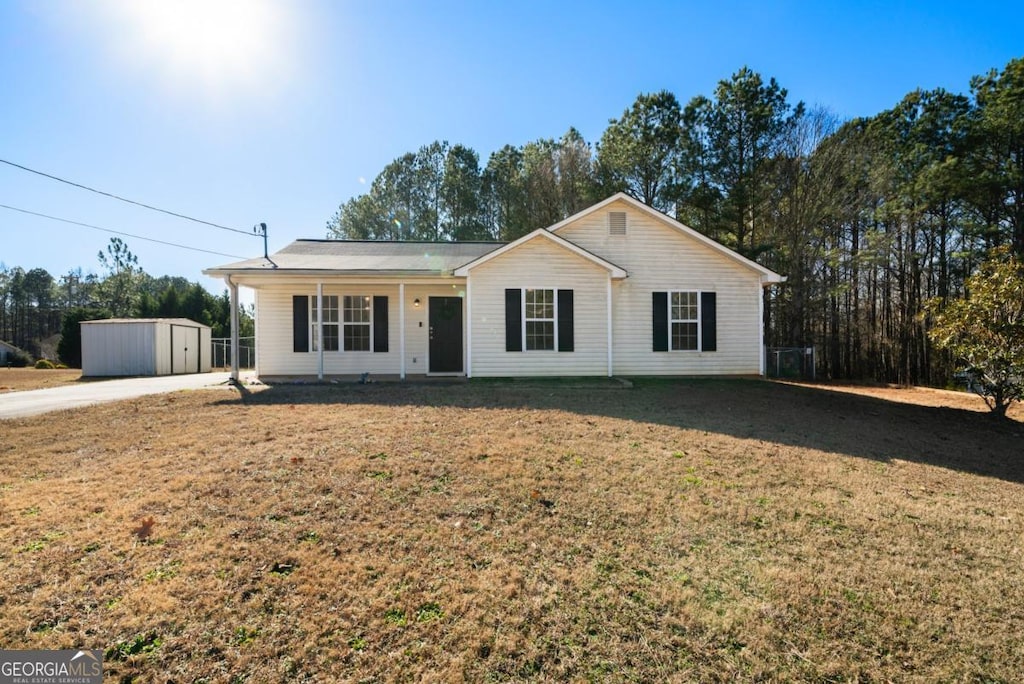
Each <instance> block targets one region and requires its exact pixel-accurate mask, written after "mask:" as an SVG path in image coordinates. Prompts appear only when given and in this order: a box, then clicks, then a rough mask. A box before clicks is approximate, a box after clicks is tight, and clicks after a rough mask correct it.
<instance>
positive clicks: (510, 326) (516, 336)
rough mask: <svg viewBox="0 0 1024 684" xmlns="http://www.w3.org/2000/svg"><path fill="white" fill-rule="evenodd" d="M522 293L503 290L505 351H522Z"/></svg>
mask: <svg viewBox="0 0 1024 684" xmlns="http://www.w3.org/2000/svg"><path fill="white" fill-rule="evenodd" d="M522 297H523V293H522V292H521V291H520V290H513V289H508V290H505V351H516V352H517V351H523V305H522Z"/></svg>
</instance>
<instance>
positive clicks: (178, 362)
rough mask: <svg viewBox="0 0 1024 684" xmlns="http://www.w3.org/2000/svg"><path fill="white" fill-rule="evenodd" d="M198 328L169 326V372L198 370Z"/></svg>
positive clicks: (192, 371) (178, 372)
mask: <svg viewBox="0 0 1024 684" xmlns="http://www.w3.org/2000/svg"><path fill="white" fill-rule="evenodd" d="M199 361H200V359H199V328H189V327H186V326H184V325H172V326H171V373H174V374H175V375H178V374H181V373H198V372H199Z"/></svg>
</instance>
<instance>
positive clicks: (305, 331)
mask: <svg viewBox="0 0 1024 684" xmlns="http://www.w3.org/2000/svg"><path fill="white" fill-rule="evenodd" d="M292 351H293V352H308V351H309V297H307V296H306V295H294V296H293V297H292Z"/></svg>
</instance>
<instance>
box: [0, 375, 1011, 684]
mask: <svg viewBox="0 0 1024 684" xmlns="http://www.w3.org/2000/svg"><path fill="white" fill-rule="evenodd" d="M33 372H35V371H33ZM0 373H2V370H0ZM541 385H542V386H541ZM541 385H538V386H530V385H529V384H528V383H527V384H523V383H504V384H503V383H500V382H479V383H478V382H476V381H473V382H469V383H456V384H446V385H436V386H435V385H429V384H426V385H415V384H410V385H401V384H392V383H379V384H374V385H367V386H345V387H337V386H331V385H323V386H275V387H271V388H269V389H257V390H255V391H252V392H251V394H249V395H248V396H247V397H245V399H244V400H242V399H235V398H232V399H228V400H226V399H225V394H224V393H221V392H218V393H207V392H187V393H179V394H175V395H171V396H170V397H168V396H153V397H144V398H140V399H135V400H132V401H130V402H123V403H119V404H111V405H105V406H93V407H88V408H85V409H81V410H77V411H72V412H67V413H65V414H62V415H61V417H60V421H61V425H60V430H59V431H55V430H54V423H53V420H54V419H53V417H52V416H50V417H42V416H41V417H38V418H30V419H21V420H14V421H5V422H4V423H3V430H4V439H3V440H0V459H3V461H2V462H3V463H5V469H4V470H3V472H2V473H0V490H2V494H0V535H2V538H3V539H4V540H5V542H4V544H3V545H2V547H0V560H2V563H0V582H2V583H0V586H3V587H4V591H3V592H0V602H2V604H0V605H2V607H0V643H3V644H4V645H5V647H6V648H13V649H28V648H77V647H93V648H103V649H105V652H106V653H107V662H106V663H105V670H106V671H107V676H108V677H109V678H111V680H112V681H133V680H134V681H155V680H158V679H159V680H163V679H166V678H167V677H168V676H171V675H168V674H167V673H169V672H173V673H174V674H173V679H174V680H175V681H200V680H203V679H207V680H209V681H231V680H232V678H234V679H235V681H391V680H395V679H401V680H407V681H416V680H434V681H522V680H527V679H532V680H537V681H725V680H728V681H769V680H776V681H857V680H860V681H1013V680H1014V679H1016V678H1017V677H1018V674H1019V672H1021V671H1024V652H1022V651H1021V649H1020V646H1019V636H1018V635H1019V634H1020V633H1022V632H1024V615H1022V614H1021V612H1020V611H1019V610H1017V609H1016V606H1020V605H1024V558H1022V557H1021V551H1020V530H1021V525H1022V518H1021V515H1020V512H1019V505H1018V502H1019V501H1020V499H1021V496H1022V495H1024V484H1022V483H1024V468H1022V465H1024V464H1022V463H1021V456H1020V444H1021V440H1022V438H1024V425H1022V424H1021V422H1020V414H1019V413H1014V414H1013V415H1014V416H1015V417H1016V419H1017V421H1018V422H1012V421H1008V422H1007V423H1005V424H998V423H996V422H993V421H991V420H990V419H989V418H988V416H987V415H985V414H984V413H981V412H978V411H976V410H975V409H976V408H977V407H975V406H974V405H972V404H969V403H968V402H971V401H972V400H973V399H974V398H972V397H969V396H965V395H958V394H955V393H932V392H923V391H920V390H902V391H901V390H896V389H894V388H858V389H857V391H856V392H854V391H846V390H845V389H844V390H843V391H834V390H832V389H823V388H816V387H801V386H795V385H785V384H776V383H768V382H758V381H749V380H743V381H730V380H721V379H713V380H712V379H709V380H699V381H679V380H669V379H650V380H647V379H640V380H638V381H637V382H636V383H635V386H634V387H633V388H632V389H628V388H620V389H619V390H617V391H607V392H585V391H583V392H581V391H579V389H578V388H577V387H576V386H574V385H568V384H560V383H559V382H543V383H541ZM873 392H874V394H872V393H873ZM901 392H903V393H901ZM170 398H173V399H174V401H169V399H170ZM894 426H898V429H895V428H894ZM56 530H59V534H60V535H61V536H59V537H55V536H53V535H55V534H57V533H56V532H55V531H56ZM150 530H153V534H154V535H156V536H158V537H159V539H158V540H156V541H153V540H152V539H151V537H150V536H149V531H150Z"/></svg>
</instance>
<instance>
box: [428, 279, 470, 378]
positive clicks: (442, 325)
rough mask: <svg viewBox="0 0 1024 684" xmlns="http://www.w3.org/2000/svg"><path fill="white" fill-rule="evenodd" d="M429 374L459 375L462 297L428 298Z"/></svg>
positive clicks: (460, 370) (460, 366)
mask: <svg viewBox="0 0 1024 684" xmlns="http://www.w3.org/2000/svg"><path fill="white" fill-rule="evenodd" d="M428 306H429V307H430V315H429V318H430V369H429V370H430V372H431V373H461V372H462V371H463V368H462V297H430V298H429V300H428Z"/></svg>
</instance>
